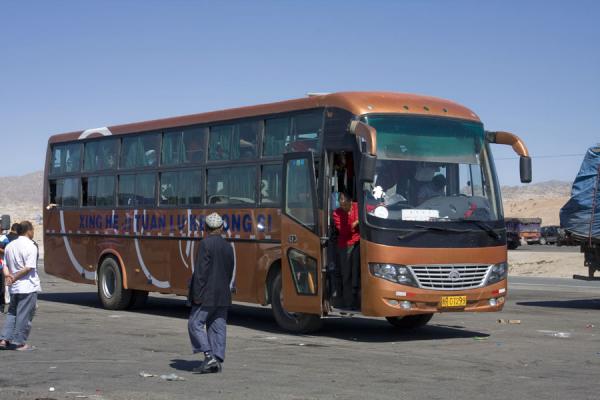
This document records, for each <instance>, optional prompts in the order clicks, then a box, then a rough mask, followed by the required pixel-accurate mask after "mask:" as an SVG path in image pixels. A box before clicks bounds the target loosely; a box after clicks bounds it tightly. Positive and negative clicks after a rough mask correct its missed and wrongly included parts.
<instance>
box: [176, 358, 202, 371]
mask: <svg viewBox="0 0 600 400" xmlns="http://www.w3.org/2000/svg"><path fill="white" fill-rule="evenodd" d="M200 365H202V360H181V359H175V360H171V363H170V364H169V366H170V367H171V368H173V369H176V370H178V371H185V372H192V371H193V370H194V368H197V367H199V366H200Z"/></svg>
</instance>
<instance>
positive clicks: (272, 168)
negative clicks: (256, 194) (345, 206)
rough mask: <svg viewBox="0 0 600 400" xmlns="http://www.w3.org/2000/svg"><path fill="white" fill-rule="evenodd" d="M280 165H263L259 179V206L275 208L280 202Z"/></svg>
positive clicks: (281, 173) (281, 170)
mask: <svg viewBox="0 0 600 400" xmlns="http://www.w3.org/2000/svg"><path fill="white" fill-rule="evenodd" d="M282 175H283V169H282V166H281V164H277V165H263V167H262V173H261V177H260V204H261V205H269V206H276V205H279V203H280V201H281V181H282Z"/></svg>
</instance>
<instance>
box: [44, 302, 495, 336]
mask: <svg viewBox="0 0 600 400" xmlns="http://www.w3.org/2000/svg"><path fill="white" fill-rule="evenodd" d="M38 298H39V300H40V301H48V302H53V303H63V304H74V305H78V306H84V307H90V308H97V309H102V307H101V305H100V302H99V301H98V297H97V295H96V293H94V292H69V293H40V294H39V296H38ZM114 312H123V313H138V314H147V315H153V316H161V317H170V318H179V319H187V318H188V316H189V307H187V306H186V305H185V300H182V299H181V298H164V297H158V296H151V297H150V298H149V299H148V303H147V305H146V306H145V307H144V308H140V309H134V310H128V311H114ZM227 323H228V325H231V326H239V327H244V328H248V329H253V330H256V331H260V332H262V334H260V333H258V334H257V336H256V338H257V339H260V338H262V337H263V336H262V335H264V334H266V335H267V336H271V335H273V334H277V335H284V334H285V335H289V333H287V332H284V331H282V330H281V328H279V326H278V325H277V323H276V322H275V319H274V318H273V316H272V314H271V309H270V308H269V307H261V306H254V305H245V304H235V305H233V306H232V308H231V310H230V312H229V318H228V321H227ZM292 336H297V337H307V338H310V337H317V338H318V337H328V338H333V339H339V340H346V341H354V342H371V343H378V342H403V341H420V340H440V339H465V338H475V337H487V336H489V335H488V334H486V333H483V332H477V331H471V330H468V329H465V328H464V327H462V326H449V325H441V324H436V323H435V317H434V319H433V320H432V322H431V323H430V324H429V325H427V326H425V327H422V328H419V329H414V330H403V329H399V328H394V327H392V326H391V325H390V324H389V323H388V322H387V321H385V320H384V319H375V318H366V317H359V316H355V317H348V318H327V319H326V320H325V323H324V324H323V328H322V329H321V330H319V331H318V332H317V333H315V334H314V335H293V334H292ZM307 345H308V344H307Z"/></svg>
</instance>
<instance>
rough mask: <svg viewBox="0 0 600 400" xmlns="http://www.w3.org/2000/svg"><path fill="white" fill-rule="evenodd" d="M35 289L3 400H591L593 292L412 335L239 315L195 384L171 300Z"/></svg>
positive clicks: (2, 377)
mask: <svg viewBox="0 0 600 400" xmlns="http://www.w3.org/2000/svg"><path fill="white" fill-rule="evenodd" d="M43 281H44V288H45V292H44V293H43V294H42V295H41V296H40V299H41V301H40V304H39V310H38V315H37V316H36V318H35V320H34V329H33V333H32V335H31V343H32V344H34V345H36V346H38V350H37V351H35V352H32V353H26V354H22V353H17V352H10V351H4V352H0V371H1V373H0V399H11V400H12V399H37V398H45V399H77V398H89V399H197V398H210V399H212V398H216V399H261V400H262V399H285V400H296V399H386V400H390V399H461V400H468V399H489V398H493V397H499V398H504V397H509V398H513V397H514V398H523V399H533V398H536V399H597V398H598V392H599V385H598V374H599V373H600V282H577V281H572V280H568V279H542V278H514V279H511V282H510V284H511V287H510V293H509V302H508V304H507V306H506V308H505V311H504V312H502V313H496V314H464V313H448V314H443V315H438V316H436V317H435V318H434V319H433V320H432V322H431V325H429V326H427V327H425V328H423V329H421V330H419V331H416V332H402V331H398V330H395V329H394V328H392V327H391V326H389V325H388V324H387V322H385V321H382V320H376V319H368V318H353V319H332V320H328V321H327V323H326V325H325V327H324V329H323V331H321V332H320V333H319V334H318V335H311V336H295V335H288V334H285V333H282V332H281V331H280V330H279V329H278V327H277V325H276V324H275V322H274V321H273V319H272V317H271V315H270V312H269V310H268V309H266V308H261V307H254V306H246V305H238V306H236V307H235V308H234V309H233V311H232V313H231V318H230V322H231V325H230V329H229V336H228V341H229V342H228V345H229V349H228V350H229V352H228V357H227V360H226V363H225V369H224V373H223V374H221V375H216V376H198V375H193V374H191V373H190V370H191V368H193V367H194V366H195V365H198V363H199V362H198V360H197V359H196V358H195V357H193V356H191V355H190V348H189V344H188V338H187V332H186V317H187V310H186V308H185V306H184V303H183V301H182V300H181V299H178V298H174V297H169V296H154V297H152V298H151V301H150V304H149V306H148V308H147V309H144V310H141V311H128V312H115V311H107V310H103V309H100V308H98V303H97V300H96V296H95V293H94V288H93V287H88V286H82V285H74V284H71V283H68V282H64V281H62V280H59V279H56V278H53V277H49V276H44V277H43ZM499 318H502V319H518V320H520V321H521V323H520V324H511V325H509V324H499V323H498V322H497V320H498V319H499ZM1 319H3V317H1V316H0V320H1ZM592 326H593V327H592ZM557 332H560V333H557ZM557 336H558V337H557ZM140 371H146V372H149V373H153V374H158V375H160V374H171V373H175V374H177V375H179V376H181V377H183V378H184V379H185V381H179V382H166V381H163V380H161V379H160V378H159V377H149V378H142V377H141V376H139V373H140ZM50 387H53V388H55V391H53V392H50V391H49V388H50ZM77 396H80V397H77ZM81 396H84V397H81Z"/></svg>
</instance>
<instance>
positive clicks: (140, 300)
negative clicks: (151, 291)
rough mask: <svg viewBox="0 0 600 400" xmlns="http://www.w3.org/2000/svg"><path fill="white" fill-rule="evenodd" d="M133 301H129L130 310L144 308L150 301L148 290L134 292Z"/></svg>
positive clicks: (132, 294)
mask: <svg viewBox="0 0 600 400" xmlns="http://www.w3.org/2000/svg"><path fill="white" fill-rule="evenodd" d="M131 292H132V293H131V300H130V301H129V306H128V307H127V308H129V309H137V308H142V307H144V306H145V305H146V301H147V300H148V292H147V291H146V290H132V291H131Z"/></svg>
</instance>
